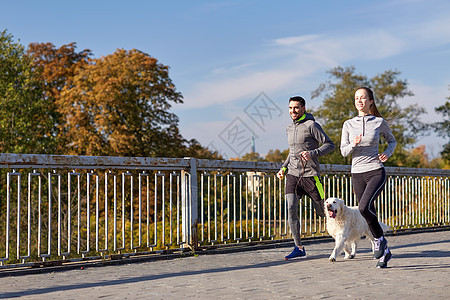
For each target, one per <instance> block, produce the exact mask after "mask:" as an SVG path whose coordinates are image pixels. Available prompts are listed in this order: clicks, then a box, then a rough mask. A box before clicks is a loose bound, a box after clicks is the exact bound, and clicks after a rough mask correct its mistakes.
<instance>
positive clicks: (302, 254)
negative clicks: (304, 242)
mask: <svg viewBox="0 0 450 300" xmlns="http://www.w3.org/2000/svg"><path fill="white" fill-rule="evenodd" d="M300 258H306V251H305V247H302V249H300V248H299V247H297V246H295V247H294V250H293V251H292V253H291V254H289V255H288V256H286V257H285V258H284V259H285V260H291V259H300Z"/></svg>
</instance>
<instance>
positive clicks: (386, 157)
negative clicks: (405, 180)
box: [378, 153, 389, 162]
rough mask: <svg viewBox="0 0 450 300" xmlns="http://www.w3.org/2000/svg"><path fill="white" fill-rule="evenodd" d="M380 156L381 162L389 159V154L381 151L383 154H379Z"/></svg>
mask: <svg viewBox="0 0 450 300" xmlns="http://www.w3.org/2000/svg"><path fill="white" fill-rule="evenodd" d="M378 158H379V159H380V161H381V162H385V161H387V160H388V158H389V156H388V155H386V154H385V153H381V154H378Z"/></svg>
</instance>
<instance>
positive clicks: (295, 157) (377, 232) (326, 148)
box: [277, 87, 397, 268]
mask: <svg viewBox="0 0 450 300" xmlns="http://www.w3.org/2000/svg"><path fill="white" fill-rule="evenodd" d="M374 100H375V99H374V95H373V92H372V91H371V90H370V89H369V88H367V87H361V88H358V89H357V90H356V92H355V107H356V110H357V111H358V115H357V116H356V117H354V118H352V119H350V120H347V121H345V122H344V125H343V128H342V137H341V153H342V155H343V156H348V155H350V154H351V155H352V167H351V173H352V183H353V190H354V192H355V194H356V199H357V201H358V204H359V210H360V212H361V214H362V215H363V217H364V218H365V219H366V221H367V224H368V225H369V228H370V231H371V232H372V234H373V236H374V245H375V246H374V248H375V249H374V250H375V251H374V257H375V258H376V259H379V261H378V263H377V267H378V268H385V267H387V263H388V261H389V260H390V258H391V256H392V254H391V252H390V250H389V248H388V247H387V240H386V239H385V238H384V236H383V230H382V229H381V226H380V224H379V222H378V217H377V214H376V210H375V199H376V198H377V197H378V196H379V195H380V193H381V191H382V190H383V187H384V184H385V181H386V173H385V170H384V166H383V162H385V161H387V159H388V158H389V157H390V156H391V155H392V153H393V152H394V149H395V146H396V144H397V142H396V140H395V138H394V136H393V134H392V132H391V130H390V128H389V126H388V124H387V122H386V121H385V120H384V119H383V118H382V116H381V115H380V113H379V112H378V109H377V107H376V105H375V101H374ZM289 115H290V116H291V118H292V123H291V124H290V125H288V126H287V128H286V133H287V137H288V144H289V154H288V157H287V158H286V161H285V162H284V163H283V165H282V168H281V169H280V171H279V172H278V173H277V176H278V178H280V179H283V178H284V176H285V175H286V187H285V195H286V202H287V207H288V223H289V227H290V229H291V234H292V237H293V239H294V243H295V247H294V250H293V251H292V253H291V254H289V255H288V256H286V257H285V259H286V260H290V259H300V258H306V251H305V248H304V247H303V246H302V243H301V239H300V221H299V218H298V204H299V199H301V198H302V197H303V195H308V196H309V197H310V198H311V200H312V203H313V206H314V209H315V210H316V213H317V214H318V215H319V216H321V217H325V211H324V205H323V202H324V200H325V195H324V190H323V186H322V183H321V180H320V164H319V160H318V157H319V156H322V155H325V154H327V153H330V152H331V151H333V150H334V148H335V146H334V143H333V142H332V141H331V139H330V138H329V137H328V136H327V134H326V133H325V132H324V131H323V129H322V127H321V126H320V125H319V124H318V123H317V122H316V121H315V119H314V117H313V116H312V115H311V114H309V113H307V112H306V102H305V99H303V98H302V97H299V96H295V97H291V98H290V99H289ZM381 136H383V137H384V138H385V139H386V141H387V143H388V147H387V149H386V150H385V151H384V152H383V153H381V154H379V153H378V144H379V140H380V137H381Z"/></svg>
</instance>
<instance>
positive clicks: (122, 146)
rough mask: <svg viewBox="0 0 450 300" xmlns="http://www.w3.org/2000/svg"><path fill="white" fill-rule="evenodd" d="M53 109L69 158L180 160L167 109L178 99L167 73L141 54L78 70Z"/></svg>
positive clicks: (96, 61)
mask: <svg viewBox="0 0 450 300" xmlns="http://www.w3.org/2000/svg"><path fill="white" fill-rule="evenodd" d="M56 103H57V106H58V108H59V110H60V113H61V114H62V115H64V116H65V117H64V120H63V121H64V123H62V124H61V126H62V127H63V128H65V136H66V139H65V140H66V141H67V143H66V144H65V145H64V146H65V147H66V148H67V149H68V154H77V155H80V154H81V155H122V156H180V155H181V154H180V153H179V148H178V147H179V146H180V145H181V144H183V142H184V139H183V138H182V136H181V134H180V133H179V129H178V118H177V116H176V115H175V114H173V113H170V112H169V109H170V107H171V103H182V96H181V94H180V93H178V92H177V91H176V89H175V86H174V85H173V83H172V80H171V79H170V78H169V74H168V67H167V66H164V65H162V64H160V63H158V61H157V59H156V58H153V57H151V56H149V55H148V54H146V53H143V52H141V51H139V50H131V51H126V50H122V49H119V50H117V51H116V52H115V53H113V54H111V55H107V56H105V57H101V58H98V59H92V60H90V62H89V63H88V64H84V65H82V66H79V67H78V68H76V75H75V76H74V77H73V79H72V81H71V83H70V84H68V85H65V86H64V87H63V89H62V91H61V97H60V98H59V99H57V100H56Z"/></svg>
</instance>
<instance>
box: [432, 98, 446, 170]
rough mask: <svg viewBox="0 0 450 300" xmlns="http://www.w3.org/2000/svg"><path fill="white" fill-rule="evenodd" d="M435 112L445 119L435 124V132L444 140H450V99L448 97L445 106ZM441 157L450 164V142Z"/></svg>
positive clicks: (437, 108)
mask: <svg viewBox="0 0 450 300" xmlns="http://www.w3.org/2000/svg"><path fill="white" fill-rule="evenodd" d="M435 111H436V112H437V113H439V114H442V116H443V119H442V121H440V122H436V123H434V124H433V128H434V130H435V131H436V132H437V134H438V135H439V136H441V137H443V138H447V141H449V140H450V97H447V101H446V102H445V104H444V105H441V106H439V107H436V108H435ZM441 157H442V159H443V160H444V161H445V163H446V164H447V165H449V164H450V142H447V143H446V144H445V145H444V149H443V150H442V152H441Z"/></svg>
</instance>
